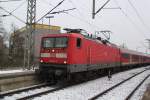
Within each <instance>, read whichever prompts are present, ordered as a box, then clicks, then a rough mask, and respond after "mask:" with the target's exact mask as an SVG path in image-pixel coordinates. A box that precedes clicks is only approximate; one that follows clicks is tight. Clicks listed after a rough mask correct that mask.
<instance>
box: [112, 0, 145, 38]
mask: <svg viewBox="0 0 150 100" xmlns="http://www.w3.org/2000/svg"><path fill="white" fill-rule="evenodd" d="M114 2H115V3H116V4H117V5H118V6H119V7H120V11H121V12H122V13H123V14H124V16H125V17H126V18H127V19H128V21H129V22H130V23H131V24H132V25H133V26H134V27H135V28H136V30H137V31H138V32H139V33H140V34H141V35H142V36H143V37H144V38H146V35H145V34H144V33H143V31H142V30H141V29H140V28H139V27H138V26H137V25H136V24H135V23H134V22H133V20H132V19H131V18H130V17H129V16H128V15H127V14H126V13H125V11H124V10H123V9H122V7H121V6H120V5H119V3H118V1H117V0H114Z"/></svg>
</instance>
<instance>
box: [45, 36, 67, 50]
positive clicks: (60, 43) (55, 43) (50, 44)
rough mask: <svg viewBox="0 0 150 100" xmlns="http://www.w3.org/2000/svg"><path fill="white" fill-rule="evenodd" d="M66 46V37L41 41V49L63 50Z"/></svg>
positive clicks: (48, 38)
mask: <svg viewBox="0 0 150 100" xmlns="http://www.w3.org/2000/svg"><path fill="white" fill-rule="evenodd" d="M67 45H68V38H67V37H46V38H43V39H42V47H43V48H65V47H67Z"/></svg>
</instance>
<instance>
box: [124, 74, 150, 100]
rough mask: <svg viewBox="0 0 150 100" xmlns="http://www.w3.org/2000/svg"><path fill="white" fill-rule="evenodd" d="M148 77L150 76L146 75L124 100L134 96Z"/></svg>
mask: <svg viewBox="0 0 150 100" xmlns="http://www.w3.org/2000/svg"><path fill="white" fill-rule="evenodd" d="M149 77H150V74H149V75H147V76H146V77H145V78H144V79H143V80H142V81H141V82H140V84H138V85H137V86H136V87H135V88H134V90H133V91H132V92H131V93H130V94H129V95H128V96H127V98H126V99H125V100H130V98H131V97H132V96H133V95H134V93H135V92H136V91H137V90H138V89H139V88H140V86H141V85H142V84H143V83H144V82H145V81H146V80H147V79H148V78H149Z"/></svg>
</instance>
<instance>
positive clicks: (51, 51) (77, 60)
mask: <svg viewBox="0 0 150 100" xmlns="http://www.w3.org/2000/svg"><path fill="white" fill-rule="evenodd" d="M141 55H142V54H141ZM141 55H138V54H137V53H133V52H131V51H130V52H129V51H128V50H124V49H120V48H119V47H117V46H116V45H114V44H112V43H110V42H108V41H106V40H102V39H101V38H93V37H92V36H90V35H89V34H81V33H80V32H79V30H70V29H69V32H68V33H64V34H50V35H47V36H46V37H42V43H41V51H40V71H41V73H42V74H44V75H46V76H47V77H49V76H53V78H55V79H56V78H58V77H59V78H60V77H63V78H64V77H67V78H68V77H70V76H71V75H75V74H76V73H86V72H90V71H92V72H93V71H99V70H104V69H115V68H119V67H121V65H122V64H123V65H130V64H138V63H144V60H143V58H144V56H141ZM131 57H132V59H131ZM133 58H134V59H133ZM145 61H147V62H149V61H148V60H145Z"/></svg>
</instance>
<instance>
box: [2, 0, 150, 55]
mask: <svg viewBox="0 0 150 100" xmlns="http://www.w3.org/2000/svg"><path fill="white" fill-rule="evenodd" d="M60 1H61V0H37V16H36V19H39V18H40V17H41V16H43V15H44V14H45V13H47V12H48V11H49V10H51V9H52V8H53V7H54V6H55V5H57V4H58V3H59V2H60ZM92 1H93V0H65V1H64V2H63V3H62V4H61V5H60V6H59V7H58V8H56V9H55V10H54V11H60V10H65V9H70V8H76V10H73V11H69V12H68V14H66V13H61V14H55V15H54V18H52V19H51V24H52V25H58V26H62V27H69V28H83V29H85V30H87V31H88V32H89V33H91V34H94V33H95V31H101V30H110V31H112V34H111V39H110V41H111V42H113V43H116V44H117V45H121V44H123V43H124V44H125V45H126V46H127V47H128V48H130V49H133V50H136V49H137V50H138V51H142V52H145V51H146V48H145V47H144V45H145V46H148V43H147V41H146V40H145V39H147V38H149V39H150V13H149V11H150V0H110V2H109V3H108V4H107V5H106V7H105V8H114V7H115V8H116V7H120V8H121V9H103V10H102V11H100V12H99V13H98V14H97V15H96V16H95V19H92V14H91V13H92ZM106 1H107V0H96V10H98V9H99V8H100V7H101V6H102V5H103V4H104V3H105V2H106ZM20 5H21V6H20ZM0 6H2V7H3V8H5V9H7V10H8V11H10V12H11V11H13V10H14V9H16V8H18V9H17V10H15V11H14V12H13V14H14V15H16V16H17V17H19V18H21V19H22V20H24V21H26V9H27V1H26V0H21V1H16V2H7V3H6V2H5V3H0ZM18 6H19V7H18ZM1 13H2V14H6V13H5V12H3V11H1ZM2 20H3V23H4V25H5V28H6V29H7V31H8V32H9V31H10V30H11V23H14V24H15V25H16V26H18V27H19V28H21V27H23V26H25V24H23V23H22V22H20V21H18V20H17V19H15V18H14V17H12V16H9V17H5V18H2ZM40 23H41V21H40ZM44 23H45V24H48V19H46V18H44ZM101 36H102V35H101Z"/></svg>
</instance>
